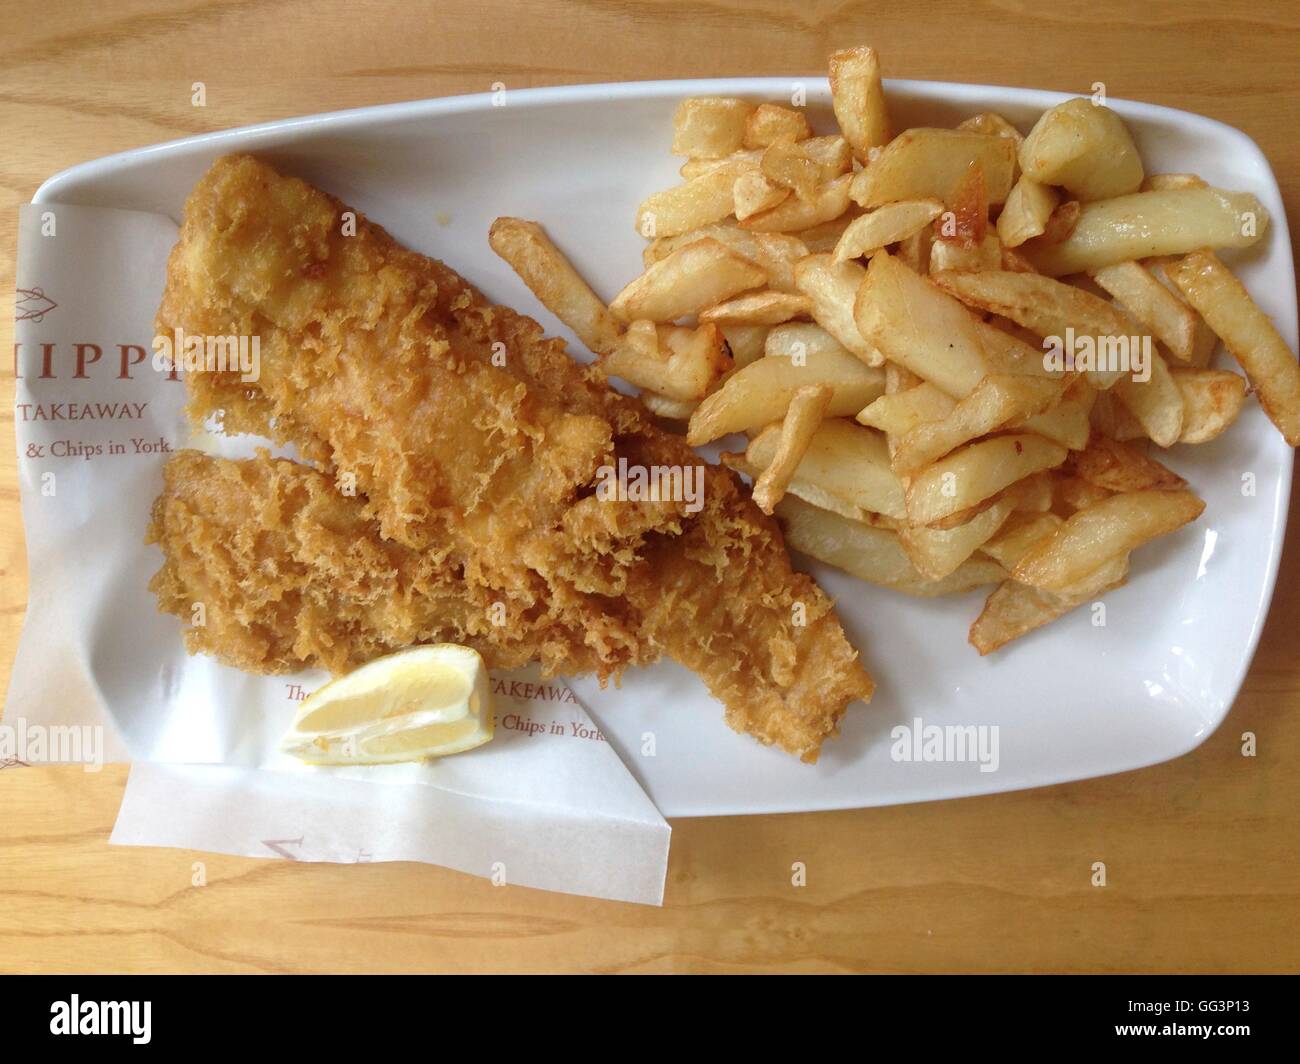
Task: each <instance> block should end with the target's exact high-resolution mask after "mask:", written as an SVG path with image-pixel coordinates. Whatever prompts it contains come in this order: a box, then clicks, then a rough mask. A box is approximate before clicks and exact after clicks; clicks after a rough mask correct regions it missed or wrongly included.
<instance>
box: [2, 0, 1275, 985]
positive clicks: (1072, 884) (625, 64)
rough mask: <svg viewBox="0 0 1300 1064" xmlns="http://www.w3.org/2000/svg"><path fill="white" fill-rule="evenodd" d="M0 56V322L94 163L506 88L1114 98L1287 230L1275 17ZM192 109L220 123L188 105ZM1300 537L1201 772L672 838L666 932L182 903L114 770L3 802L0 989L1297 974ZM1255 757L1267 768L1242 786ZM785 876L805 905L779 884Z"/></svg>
mask: <svg viewBox="0 0 1300 1064" xmlns="http://www.w3.org/2000/svg"><path fill="white" fill-rule="evenodd" d="M5 25H6V34H7V35H6V37H5V39H4V40H3V42H2V43H0V131H3V134H4V136H3V141H0V143H3V144H4V149H5V150H4V157H3V161H2V162H0V271H3V273H2V274H0V289H3V290H5V291H9V290H11V284H10V282H11V281H12V279H13V274H12V269H13V266H12V264H13V255H14V229H15V219H16V214H17V208H18V205H19V204H21V203H25V202H27V201H28V200H29V199H30V198H31V196H32V193H33V192H35V190H36V188H37V186H38V185H39V184H40V183H41V182H42V181H43V180H44V179H45V178H46V177H48V176H49V175H51V174H53V173H55V172H56V171H58V170H62V169H63V168H64V167H67V166H71V165H72V164H74V163H79V162H83V161H85V160H87V159H93V158H95V157H97V156H101V155H106V154H108V153H110V152H116V151H122V150H125V149H129V148H136V147H140V146H142V145H145V144H151V143H154V142H157V141H162V140H169V139H172V138H176V137H180V136H185V135H187V134H191V133H199V132H204V131H207V130H214V129H222V128H226V127H230V126H239V125H244V124H246V123H251V122H261V121H266V120H269V119H276V118H283V117H287V116H291V115H301V114H309V113H312V112H317V111H328V110H333V109H336V108H343V107H355V106H359V105H363V104H374V103H387V102H392V101H397V100H408V99H418V98H422V97H429V96H442V95H450V94H456V93H465V92H478V91H485V90H487V89H488V88H489V87H490V86H491V85H492V83H493V82H497V81H500V82H504V83H505V84H506V85H507V86H508V87H510V88H523V87H531V86H539V85H555V84H564V83H570V82H601V81H621V80H629V79H649V78H687V77H703V76H721V75H762V74H772V75H777V74H795V73H799V74H811V73H822V72H824V70H825V59H826V56H827V54H828V53H829V52H830V51H831V50H832V49H834V48H836V47H843V46H846V45H850V44H858V43H869V44H872V45H874V46H875V47H876V48H877V49H878V50H879V51H880V52H881V54H882V56H883V61H884V67H885V73H886V75H888V76H893V77H908V78H931V79H938V80H947V81H957V82H963V81H964V82H986V83H997V84H1006V85H1019V86H1030V87H1042V88H1050V89H1059V90H1066V91H1072V92H1084V93H1086V92H1088V91H1089V89H1090V86H1091V85H1092V84H1093V82H1096V81H1103V82H1105V84H1106V87H1107V91H1108V93H1109V94H1110V95H1111V96H1114V97H1124V98H1129V99H1134V100H1145V101H1149V102H1154V103H1161V104H1168V105H1170V106H1172V107H1180V108H1185V109H1187V110H1190V111H1196V112H1199V113H1201V114H1205V115H1210V116H1212V117H1214V118H1217V119H1221V120H1222V121H1224V122H1227V123H1229V124H1230V125H1233V126H1236V127H1238V128H1240V129H1243V130H1245V131H1246V132H1247V133H1248V134H1249V135H1250V136H1251V137H1253V138H1254V139H1255V140H1256V141H1257V142H1258V143H1259V144H1260V146H1261V147H1262V148H1263V150H1264V152H1265V154H1266V155H1267V156H1268V158H1269V159H1270V161H1271V162H1272V164H1273V169H1274V171H1275V172H1276V173H1277V175H1278V178H1279V180H1280V182H1281V185H1282V191H1283V195H1284V197H1285V200H1286V206H1287V210H1288V212H1289V213H1290V215H1291V216H1292V217H1293V218H1295V217H1300V138H1297V137H1296V135H1295V129H1296V119H1297V108H1296V100H1297V96H1298V94H1300V68H1298V67H1297V64H1296V62H1295V57H1296V54H1297V50H1298V47H1300V8H1297V7H1296V5H1295V4H1294V3H1286V2H1278V0H1261V2H1256V3H1253V4H1250V5H1227V4H1222V3H1217V2H1215V3H1200V2H1192V0H1173V2H1171V0H1149V2H1148V3H1145V4H1143V5H1134V4H1130V3H1124V2H1114V0H1104V2H1100V3H1092V4H1081V5H1073V6H1070V5H1064V6H1062V5H1048V4H1032V3H1026V2H1021V0H1002V2H999V3H990V2H981V0H960V2H951V0H950V2H943V3H935V4H930V5H926V4H883V3H877V4H843V3H838V2H825V0H807V2H805V3H801V4H797V5H792V4H789V3H785V2H781V0H745V2H743V3H742V2H739V0H713V2H711V3H708V4H701V5H698V6H697V5H690V4H683V3H663V4H659V3H655V2H652V0H582V2H579V3H567V4H566V3H560V2H558V0H487V2H484V0H445V2H440V3H437V4H428V5H424V4H418V3H410V2H403V0H326V2H312V0H198V2H197V3H192V4H176V3H173V2H169V0H115V2H113V3H109V4H105V3H103V2H100V0H75V2H67V0H65V2H60V3H57V4H49V3H35V2H31V0H11V2H10V3H9V4H8V5H7V15H6V18H5ZM195 81H203V82H205V83H206V85H207V94H208V99H207V106H206V108H202V109H200V108H195V107H193V106H192V105H191V101H190V96H191V85H192V83H193V82H195ZM6 317H7V316H6ZM0 328H3V329H5V330H8V329H9V328H10V325H9V322H8V320H5V321H4V322H3V324H0ZM0 340H3V342H4V343H5V344H6V345H7V344H8V342H9V340H10V333H9V332H8V331H6V332H5V333H3V335H0ZM5 380H6V388H7V389H10V391H9V392H8V393H7V395H9V394H12V391H11V390H12V386H13V382H12V377H11V376H10V373H9V371H6V376H5ZM11 411H12V403H11V402H9V401H8V398H6V401H5V402H4V403H2V404H0V416H3V418H4V420H5V423H6V424H5V428H4V433H3V438H4V440H7V441H9V442H8V443H4V442H0V496H2V497H3V501H4V505H3V509H2V510H0V531H2V532H3V539H0V662H3V665H2V666H0V667H2V668H3V669H4V674H5V675H4V677H3V679H4V680H5V682H7V675H8V669H9V663H10V662H11V661H12V658H13V650H14V647H15V645H16V640H17V637H18V632H19V628H20V626H21V623H22V618H23V612H24V608H25V604H26V600H27V578H26V562H25V554H24V548H23V536H22V525H21V520H20V514H19V504H18V489H17V478H16V470H15V460H14V457H13V443H12V440H13V428H12V413H11ZM1295 523H1296V522H1295V521H1294V520H1293V522H1292V525H1293V527H1292V530H1291V533H1292V534H1291V537H1290V545H1289V546H1288V549H1287V551H1286V554H1285V556H1284V558H1283V563H1282V574H1281V578H1280V580H1279V583H1278V592H1277V596H1276V599H1275V600H1274V603H1273V609H1272V613H1271V616H1270V618H1269V623H1268V626H1267V628H1266V630H1265V632H1264V636H1263V641H1262V642H1261V644H1260V647H1259V653H1258V655H1257V656H1256V658H1255V662H1254V666H1253V667H1252V669H1251V670H1250V675H1249V676H1248V678H1247V680H1246V685H1245V688H1244V690H1243V692H1242V694H1241V696H1240V698H1239V699H1238V700H1237V703H1236V705H1235V706H1234V707H1233V710H1232V712H1231V714H1230V716H1229V717H1228V720H1227V722H1226V723H1225V724H1224V725H1223V726H1222V727H1221V728H1220V729H1219V730H1218V732H1216V733H1215V734H1214V735H1213V736H1212V737H1211V738H1210V739H1209V740H1208V741H1207V742H1206V743H1205V744H1204V745H1203V746H1201V747H1200V748H1199V749H1198V750H1197V751H1195V752H1194V753H1192V754H1190V755H1188V756H1187V757H1184V758H1182V759H1180V760H1178V761H1175V762H1172V763H1170V764H1166V765H1162V766H1159V767H1157V768H1153V769H1148V770H1146V771H1142V772H1137V773H1130V774H1127V775H1123V776H1116V777H1111V778H1109V779H1101V780H1093V781H1090V782H1085V783H1078V784H1071V785H1067V786H1061V787H1053V788H1049V789H1044V790H1038V791H1031V792H1024V793H1018V794H1007V795H1000V796H995V797H990V798H979V799H968V800H963V801H956V802H942V803H933V804H928V805H915V806H910V807H902V808H891V809H869V810H862V811H855V812H843V813H830V814H815V815H812V814H810V815H792V816H765V817H751V818H733V819H704V820H685V821H678V822H676V823H675V824H674V835H673V845H672V859H671V864H670V869H669V875H668V884H667V900H666V904H665V906H664V907H663V908H662V909H654V908H649V907H644V906H634V905H620V904H615V903H612V902H602V901H592V900H589V899H580V898H572V897H565V896H562V895H558V894H547V893H544V892H541V891H535V890H528V889H524V888H516V887H506V888H495V887H492V886H491V885H490V884H489V883H488V882H487V881H486V880H482V879H477V878H473V877H470V876H467V875H462V874H459V873H456V872H451V871H447V870H444V869H441V868H434V867H428V866H423V865H414V864H409V865H358V866H327V865H302V864H294V863H291V862H283V861H261V860H251V859H238V858H230V857H220V856H212V855H207V856H205V857H204V860H206V862H207V869H208V885H207V886H206V887H202V888H195V887H191V885H190V881H191V862H192V860H194V859H195V855H194V854H191V853H188V852H181V851H172V850H144V849H134V848H119V847H110V846H109V845H108V834H109V831H110V829H111V827H112V824H113V820H114V817H115V815H116V812H117V807H118V802H119V799H120V797H121V794H122V789H123V786H124V783H125V780H126V769H125V767H123V766H110V767H108V768H106V769H105V770H104V771H103V772H101V773H99V774H86V773H83V772H81V771H80V770H78V769H73V768H14V769H10V770H7V771H3V772H0V971H4V972H64V971H138V972H161V971H178V970H179V971H216V972H282V971H311V972H321V971H340V970H342V971H484V970H520V971H554V970H563V971H584V972H683V971H693V972H739V971H765V972H766V971H773V972H775V971H784V972H811V971H883V972H933V971H944V970H960V971H1008V970H1011V971H1103V972H1113V971H1144V970H1158V971H1215V972H1229V971H1251V970H1288V971H1296V970H1297V969H1300V919H1298V917H1297V913H1298V911H1300V906H1298V904H1297V901H1298V894H1300V872H1298V866H1297V857H1296V842H1297V827H1298V826H1300V774H1298V773H1297V772H1296V769H1295V754H1296V751H1297V749H1300V714H1297V712H1296V711H1297V709H1300V657H1298V656H1297V654H1296V632H1297V631H1298V630H1300V591H1297V586H1298V585H1300V579H1298V578H1300V550H1298V549H1297V547H1298V546H1300V539H1298V538H1297V536H1296V534H1295V533H1296V529H1295V527H1294V525H1295ZM1245 731H1251V732H1254V733H1255V734H1256V735H1257V737H1258V756H1256V757H1253V758H1250V757H1243V756H1241V735H1242V733H1243V732H1245ZM794 861H803V862H805V863H806V865H807V867H808V885H807V886H806V887H803V888H798V889H796V888H794V887H792V886H791V885H790V867H791V864H792V862H794ZM1094 861H1104V862H1105V863H1106V866H1107V870H1108V885H1107V886H1105V887H1104V888H1098V887H1093V886H1091V885H1090V875H1091V871H1090V869H1091V865H1092V863H1093V862H1094Z"/></svg>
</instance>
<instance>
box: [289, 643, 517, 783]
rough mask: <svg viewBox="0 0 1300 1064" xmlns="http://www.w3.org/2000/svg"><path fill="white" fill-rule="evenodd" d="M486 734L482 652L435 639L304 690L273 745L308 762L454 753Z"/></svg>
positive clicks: (488, 713) (488, 710) (488, 720)
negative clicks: (289, 722) (280, 737)
mask: <svg viewBox="0 0 1300 1064" xmlns="http://www.w3.org/2000/svg"><path fill="white" fill-rule="evenodd" d="M491 738H492V693H491V689H490V687H489V685H488V672H487V669H486V668H485V667H484V665H483V659H482V658H481V657H480V656H479V654H478V651H476V650H471V649H470V648H469V647H463V646H459V645H457V644H455V643H437V644H434V645H431V646H419V647H411V648H410V649H409V650H400V651H398V652H397V653H396V654H389V655H388V656H387V657H382V658H376V659H375V660H374V661H371V662H367V663H366V664H365V665H362V666H361V668H359V669H356V670H354V671H353V672H350V673H348V674H347V675H346V676H340V677H339V678H338V679H337V680H332V681H331V682H330V683H327V684H326V685H325V686H324V687H322V688H320V690H318V691H314V692H312V694H310V695H309V696H308V697H307V698H306V699H305V700H304V701H303V704H302V707H301V708H300V709H299V710H298V715H297V717H295V718H294V722H293V726H292V727H291V728H290V729H289V732H288V734H287V735H286V736H285V737H284V739H283V740H281V743H280V749H281V750H282V751H284V752H285V753H286V754H292V755H293V756H294V757H296V758H299V759H300V760H302V761H306V762H308V763H310V764H315V765H379V764H387V763H390V762H394V761H418V760H423V759H424V758H429V757H444V756H446V755H447V754H459V753H462V752H463V751H465V750H472V749H473V748H474V747H476V746H482V745H483V744H484V743H485V742H487V741H488V740H489V739H491Z"/></svg>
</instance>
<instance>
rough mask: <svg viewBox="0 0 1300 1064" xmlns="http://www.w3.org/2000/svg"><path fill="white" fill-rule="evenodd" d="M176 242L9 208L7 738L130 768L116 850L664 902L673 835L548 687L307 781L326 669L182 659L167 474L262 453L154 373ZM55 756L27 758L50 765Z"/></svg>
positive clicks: (154, 219)
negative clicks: (413, 746)
mask: <svg viewBox="0 0 1300 1064" xmlns="http://www.w3.org/2000/svg"><path fill="white" fill-rule="evenodd" d="M175 240H176V227H175V225H174V224H173V223H172V222H171V220H170V219H167V218H164V217H162V216H159V215H152V214H143V213H139V212H134V211H120V210H109V209H103V208H87V207H70V206H49V205H41V206H36V205H32V206H27V207H24V208H23V209H22V211H21V214H20V222H19V240H18V268H17V279H18V289H19V293H18V321H17V324H16V329H15V340H16V343H17V345H18V346H17V354H16V374H17V378H18V379H17V387H16V399H15V402H16V406H15V423H16V429H17V438H18V464H19V470H20V484H21V493H22V506H23V517H24V523H25V527H26V533H27V544H28V558H29V566H30V572H31V596H30V602H29V605H28V612H27V620H26V624H25V626H24V628H23V634H22V638H21V640H20V643H19V650H18V657H17V660H16V662H15V664H14V670H13V678H12V680H11V682H10V688H9V697H8V701H7V703H6V707H5V723H6V724H7V725H9V726H10V727H11V728H12V729H15V730H21V732H22V733H24V734H27V735H35V734H39V733H41V731H42V729H45V730H47V731H48V730H50V729H53V728H65V729H66V728H69V727H73V728H85V729H90V730H89V731H87V732H86V733H85V740H84V742H83V743H82V744H81V753H80V754H79V755H77V756H78V757H80V758H81V759H85V760H96V759H98V758H102V760H106V761H114V760H131V761H133V762H134V764H133V767H132V770H131V776H130V780H129V783H128V786H127V791H126V795H125V797H124V799H123V803H122V808H121V811H120V813H119V817H118V822H117V826H116V828H115V829H114V832H113V841H114V842H119V843H129V844H136V845H154V846H177V847H185V848H190V849H206V850H214V851H219V852H223V853H235V854H244V855H249V856H263V857H279V858H289V859H293V860H307V861H359V860H365V861H427V862H430V863H434V864H441V865H446V866H448V867H451V868H456V869H460V870H461V871H465V872H471V873H474V874H477V875H482V876H489V877H492V878H493V880H494V882H503V883H513V884H518V885H523V886H535V887H541V888H544V889H549V890H561V891H567V892H572V893H579V894H588V895H593V896H597V897H605V898H614V899H619V900H625V901H636V902H645V903H650V904H659V903H660V902H661V901H662V894H663V882H664V874H665V872H666V868H667V856H668V838H669V828H668V825H667V823H666V822H665V821H664V819H663V818H662V817H661V816H660V815H659V813H658V811H657V810H656V809H655V807H654V804H653V803H652V802H651V801H650V799H649V798H648V797H646V795H645V792H644V791H643V790H642V789H641V787H640V785H639V784H638V783H637V782H636V780H635V779H634V778H633V776H632V775H631V774H630V773H629V772H628V771H627V769H626V768H625V767H624V766H623V764H622V762H621V761H620V760H619V758H618V756H617V754H616V753H615V752H614V750H613V749H612V748H611V746H610V745H609V743H608V742H607V741H605V739H604V737H603V736H602V735H601V734H600V732H599V730H598V729H597V728H596V726H595V725H594V724H593V723H592V720H591V718H590V717H589V716H588V715H587V713H586V710H585V709H584V708H583V706H582V705H581V704H580V703H579V702H578V701H577V699H576V698H575V696H574V695H573V693H572V691H571V690H570V689H569V688H568V686H567V685H566V684H564V683H563V682H560V681H549V682H545V683H543V682H542V681H540V679H539V678H538V676H537V675H536V673H535V672H532V671H525V672H523V673H517V674H496V675H494V677H493V681H494V682H493V686H494V694H495V696H496V697H495V702H496V710H497V735H496V738H495V739H494V740H493V741H492V742H491V743H489V744H488V745H487V746H484V747H481V748H479V749H478V750H474V751H471V752H469V753H466V754H461V755H458V756H456V757H452V758H447V759H444V760H441V761H435V762H431V763H428V764H408V765H392V766H382V767H365V766H357V767H348V768H308V767H305V766H302V765H300V764H298V763H297V762H296V761H294V760H293V759H292V758H288V757H286V756H284V755H282V754H280V753H279V752H278V750H277V746H278V742H279V740H280V737H281V736H282V735H283V734H284V732H285V731H286V729H287V728H288V726H289V723H290V722H291V720H292V719H293V716H294V713H295V711H296V709H297V706H298V702H299V701H300V700H301V699H302V698H303V697H304V696H305V694H306V693H308V692H310V691H311V690H312V689H313V688H314V687H316V686H317V685H319V684H320V683H321V682H322V680H323V679H324V678H325V677H324V674H322V673H306V674H302V675H300V676H294V677H284V676H276V677H262V676H251V675H247V674H244V673H241V672H238V671H236V670H234V669H229V668H226V667H224V666H221V665H218V664H217V663H216V662H214V661H212V660H210V659H208V658H203V657H191V656H189V655H188V654H187V653H186V652H185V648H184V645H183V643H182V640H181V632H180V623H179V622H178V621H177V619H176V618H174V617H170V616H164V615H162V614H160V613H159V612H158V610H157V606H156V604H155V602H154V599H153V596H152V595H151V594H150V593H149V592H148V590H147V585H148V582H149V578H150V576H151V575H152V574H153V573H154V572H155V571H156V570H157V568H158V567H159V565H160V564H161V560H162V555H161V552H160V551H159V549H158V548H157V547H146V546H145V545H144V535H145V528H146V525H147V523H148V518H149V510H150V506H151V504H152V502H153V499H154V497H155V496H156V495H157V493H158V491H159V489H160V487H161V484H162V466H163V463H164V462H165V460H166V457H167V454H168V453H170V451H172V450H176V449H179V448H181V447H185V446H196V445H198V446H204V447H207V448H209V449H219V450H221V451H222V452H223V453H226V454H230V455H238V454H246V453H251V451H252V448H253V445H254V443H255V442H257V441H250V440H235V441H232V440H219V439H215V438H212V437H205V438H203V439H201V440H195V439H192V438H191V434H190V431H189V428H188V426H187V424H186V422H185V419H184V417H183V415H182V407H183V405H184V401H185V395H184V386H183V385H182V384H181V383H180V382H179V381H176V380H172V379H169V377H168V375H167V374H166V373H164V372H160V371H158V370H156V369H155V368H154V367H153V365H152V351H151V341H152V339H153V315H154V312H155V310H156V308H157V306H158V302H159V299H160V297H161V294H162V287H163V281H164V271H165V262H166V257H167V254H168V252H169V251H170V249H171V246H172V245H173V244H174V243H175ZM57 745H58V744H56V743H50V744H49V746H50V747H51V749H49V750H47V752H46V753H45V754H43V755H42V757H40V758H33V760H44V759H49V760H57V759H59V755H58V750H57V749H55V747H57ZM91 749H93V751H94V753H93V754H92V753H90V752H89V751H90V750H91ZM18 756H20V757H21V756H22V751H19V754H18ZM284 840H290V841H289V842H286V841H284Z"/></svg>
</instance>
